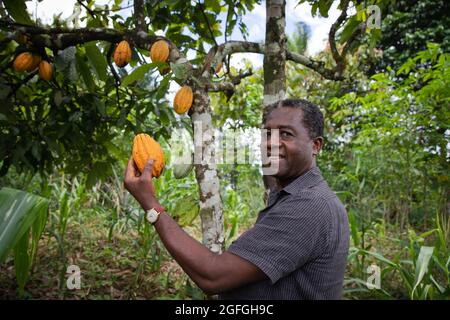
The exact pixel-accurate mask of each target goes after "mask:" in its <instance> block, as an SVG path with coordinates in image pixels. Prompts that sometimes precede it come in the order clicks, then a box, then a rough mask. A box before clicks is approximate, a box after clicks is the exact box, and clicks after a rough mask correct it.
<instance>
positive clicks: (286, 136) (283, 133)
mask: <svg viewBox="0 0 450 320" xmlns="http://www.w3.org/2000/svg"><path fill="white" fill-rule="evenodd" d="M280 136H281V137H282V138H288V137H290V136H292V134H291V133H290V132H287V131H282V132H281V134H280Z"/></svg>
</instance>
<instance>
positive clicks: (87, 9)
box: [77, 0, 97, 18]
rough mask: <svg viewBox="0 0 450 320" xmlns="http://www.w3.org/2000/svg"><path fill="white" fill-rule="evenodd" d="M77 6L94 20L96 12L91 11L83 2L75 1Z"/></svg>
mask: <svg viewBox="0 0 450 320" xmlns="http://www.w3.org/2000/svg"><path fill="white" fill-rule="evenodd" d="M77 2H78V4H79V5H80V6H82V7H83V8H84V9H86V11H87V12H88V13H89V14H90V15H91V17H92V18H95V17H96V16H97V14H96V12H95V11H94V10H92V9H90V8H89V7H88V6H87V5H85V4H84V3H83V0H77Z"/></svg>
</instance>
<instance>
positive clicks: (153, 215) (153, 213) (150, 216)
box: [147, 209, 158, 223]
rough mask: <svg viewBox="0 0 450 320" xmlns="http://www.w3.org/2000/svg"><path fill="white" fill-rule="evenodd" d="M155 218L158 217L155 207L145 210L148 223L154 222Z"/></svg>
mask: <svg viewBox="0 0 450 320" xmlns="http://www.w3.org/2000/svg"><path fill="white" fill-rule="evenodd" d="M157 219H158V212H157V211H156V210H155V209H151V210H149V211H147V220H148V221H149V222H150V223H155V222H156V220H157Z"/></svg>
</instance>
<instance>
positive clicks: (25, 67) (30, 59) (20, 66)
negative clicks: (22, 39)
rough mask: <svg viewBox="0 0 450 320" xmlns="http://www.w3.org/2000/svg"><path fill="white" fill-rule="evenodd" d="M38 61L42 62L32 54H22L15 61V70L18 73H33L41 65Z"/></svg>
mask: <svg viewBox="0 0 450 320" xmlns="http://www.w3.org/2000/svg"><path fill="white" fill-rule="evenodd" d="M37 59H39V60H40V58H39V57H37V56H34V55H33V54H32V53H31V52H22V53H21V54H19V55H18V56H17V57H16V58H15V59H14V62H13V68H14V70H15V71H17V72H24V71H32V70H34V69H36V68H37V66H38V65H39V62H37ZM36 62H37V63H36Z"/></svg>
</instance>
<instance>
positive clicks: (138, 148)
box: [133, 133, 164, 178]
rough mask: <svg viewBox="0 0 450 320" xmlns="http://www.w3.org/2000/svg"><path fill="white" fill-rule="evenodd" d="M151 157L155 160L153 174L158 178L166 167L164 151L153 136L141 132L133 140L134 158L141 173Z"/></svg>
mask: <svg viewBox="0 0 450 320" xmlns="http://www.w3.org/2000/svg"><path fill="white" fill-rule="evenodd" d="M150 159H153V160H154V163H153V170H152V176H153V177H156V178H158V177H159V176H160V175H161V172H162V171H163V169H164V152H163V150H162V148H161V146H160V145H159V143H158V142H156V141H155V140H154V139H153V138H152V137H150V136H149V135H148V134H145V133H140V134H138V135H136V136H135V137H134V140H133V160H134V163H136V166H137V167H138V169H139V171H140V172H141V173H142V172H143V171H144V167H145V164H146V163H147V161H148V160H150Z"/></svg>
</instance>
